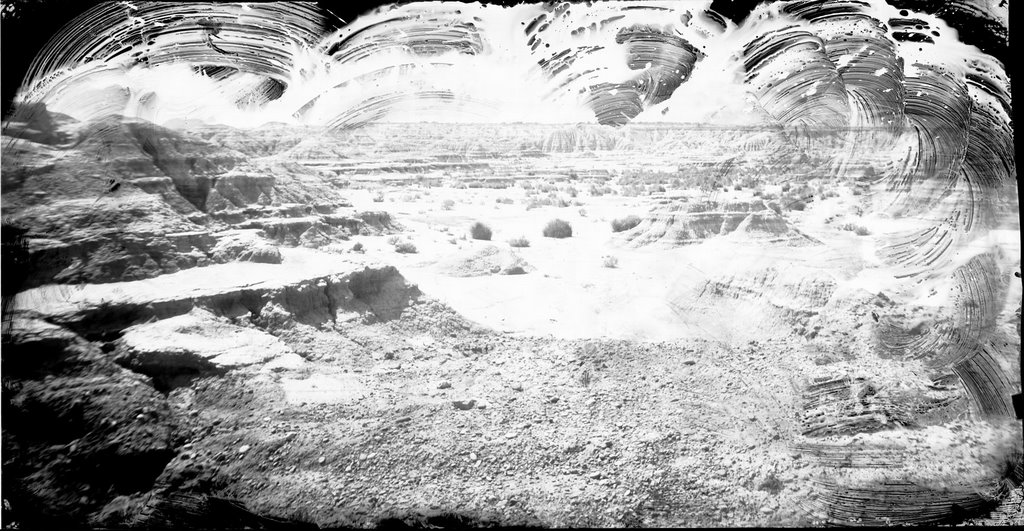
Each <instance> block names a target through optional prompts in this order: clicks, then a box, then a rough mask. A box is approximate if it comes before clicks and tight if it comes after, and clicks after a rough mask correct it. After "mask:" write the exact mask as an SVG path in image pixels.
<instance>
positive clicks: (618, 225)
mask: <svg viewBox="0 0 1024 531" xmlns="http://www.w3.org/2000/svg"><path fill="white" fill-rule="evenodd" d="M639 224H640V218H639V217H637V216H626V217H624V218H619V219H613V220H612V232H622V231H624V230H629V229H632V228H633V227H636V226H637V225H639Z"/></svg>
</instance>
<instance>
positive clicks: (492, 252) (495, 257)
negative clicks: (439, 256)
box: [438, 245, 534, 277]
mask: <svg viewBox="0 0 1024 531" xmlns="http://www.w3.org/2000/svg"><path fill="white" fill-rule="evenodd" d="M438 267H439V269H440V271H441V272H442V273H443V274H445V275H448V276H453V277H477V276H485V275H496V274H501V275H522V274H526V273H527V272H529V271H533V269H534V268H533V266H531V265H530V264H528V263H527V262H526V260H523V258H522V257H521V256H519V254H518V253H517V252H516V251H514V250H512V249H505V248H500V247H498V246H496V245H488V246H486V247H483V248H481V249H476V250H471V251H467V252H464V253H461V254H459V255H456V256H454V257H452V258H450V259H448V260H446V261H444V262H442V263H441V264H439V266H438Z"/></svg>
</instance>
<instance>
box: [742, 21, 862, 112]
mask: <svg viewBox="0 0 1024 531" xmlns="http://www.w3.org/2000/svg"><path fill="white" fill-rule="evenodd" d="M742 57H743V67H744V70H745V72H746V83H747V85H748V86H749V88H750V90H751V91H752V93H753V94H754V96H755V97H756V98H757V101H758V103H759V104H760V105H761V107H762V108H764V109H765V111H767V112H768V113H769V114H770V115H771V116H772V117H774V118H775V119H777V120H778V121H779V122H780V123H782V124H783V125H784V126H786V127H788V128H799V127H804V128H813V129H831V130H839V129H845V128H846V127H847V125H848V117H849V114H850V109H849V105H848V104H847V98H846V91H845V88H844V86H843V81H842V79H841V78H840V77H839V74H838V72H836V68H835V65H834V64H833V63H832V62H831V61H830V60H829V58H828V56H827V55H826V53H825V46H824V43H823V42H822V40H821V39H820V38H819V37H818V36H816V35H814V34H812V33H810V32H808V31H806V30H804V29H803V28H801V27H800V26H795V25H794V26H789V27H786V28H782V29H778V30H775V31H770V32H768V33H765V34H764V35H761V36H759V37H757V38H756V39H754V40H752V41H751V42H749V43H747V44H746V45H745V46H744V48H743V52H742Z"/></svg>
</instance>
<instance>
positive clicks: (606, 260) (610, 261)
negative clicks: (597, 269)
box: [601, 255, 619, 268]
mask: <svg viewBox="0 0 1024 531" xmlns="http://www.w3.org/2000/svg"><path fill="white" fill-rule="evenodd" d="M601 263H602V264H603V265H604V266H605V267H608V268H615V267H616V266H618V265H619V259H618V258H615V257H614V256H612V255H608V256H605V257H603V258H601Z"/></svg>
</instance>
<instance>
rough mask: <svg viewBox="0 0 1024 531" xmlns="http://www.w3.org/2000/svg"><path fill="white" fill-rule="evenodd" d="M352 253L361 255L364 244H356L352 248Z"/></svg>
mask: <svg viewBox="0 0 1024 531" xmlns="http://www.w3.org/2000/svg"><path fill="white" fill-rule="evenodd" d="M352 252H354V253H361V252H363V244H362V242H356V244H355V245H353V246H352Z"/></svg>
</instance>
